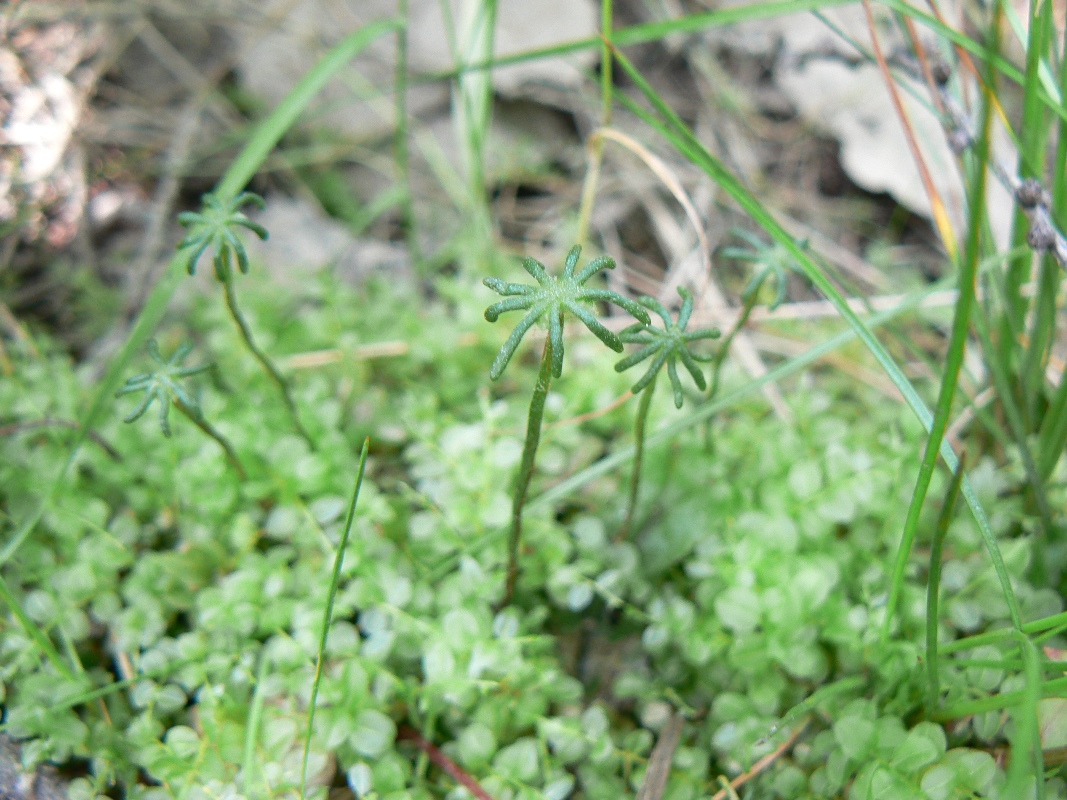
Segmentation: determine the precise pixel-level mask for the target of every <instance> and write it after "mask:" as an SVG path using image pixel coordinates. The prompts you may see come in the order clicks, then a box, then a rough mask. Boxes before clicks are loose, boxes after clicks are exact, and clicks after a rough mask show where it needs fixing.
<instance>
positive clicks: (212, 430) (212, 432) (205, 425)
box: [174, 398, 248, 480]
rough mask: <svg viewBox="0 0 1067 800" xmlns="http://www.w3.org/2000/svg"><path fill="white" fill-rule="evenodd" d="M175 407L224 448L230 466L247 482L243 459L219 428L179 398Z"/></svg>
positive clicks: (175, 402)
mask: <svg viewBox="0 0 1067 800" xmlns="http://www.w3.org/2000/svg"><path fill="white" fill-rule="evenodd" d="M174 407H175V408H177V409H178V411H180V412H181V413H182V414H183V415H184V416H185V418H186V419H188V420H189V421H190V422H191V423H193V424H194V425H195V426H196V427H198V428H199V429H200V430H201V431H203V432H204V433H205V434H206V435H207V436H210V437H211V438H212V439H214V440H215V442H216V443H217V444H218V446H219V447H221V448H222V450H223V452H224V453H226V460H227V461H229V462H230V466H232V467H233V468H234V469H235V470H237V474H238V475H239V476H240V478H241V480H245V479H246V478H247V477H248V473H247V472H246V471H245V467H244V464H242V463H241V459H240V458H239V457H238V456H237V451H236V450H234V449H233V445H231V444H230V442H229V441H228V440H227V439H226V437H225V436H223V435H222V433H220V432H219V429H218V428H216V427H215V426H214V425H212V424H211V423H210V422H208V421H207V420H206V419H205V418H204V415H203V414H202V413H200V412H199V411H197V410H196V409H194V408H189V406H187V405H185V403H183V402H182V401H181V400H178V399H177V398H175V399H174Z"/></svg>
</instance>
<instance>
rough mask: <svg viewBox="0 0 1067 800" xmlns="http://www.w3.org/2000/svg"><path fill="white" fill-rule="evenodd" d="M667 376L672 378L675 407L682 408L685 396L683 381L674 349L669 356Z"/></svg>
mask: <svg viewBox="0 0 1067 800" xmlns="http://www.w3.org/2000/svg"><path fill="white" fill-rule="evenodd" d="M667 377H669V378H670V379H671V389H673V390H674V407H675V408H681V407H682V403H683V402H685V397H684V396H683V395H682V381H681V380H680V379H679V378H678V362H677V360H676V359H675V357H674V352H673V351H671V352H670V353H669V355H668V356H667Z"/></svg>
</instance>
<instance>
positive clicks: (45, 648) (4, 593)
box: [0, 576, 74, 681]
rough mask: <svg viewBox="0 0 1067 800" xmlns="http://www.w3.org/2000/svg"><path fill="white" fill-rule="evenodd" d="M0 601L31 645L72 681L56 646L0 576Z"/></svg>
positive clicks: (68, 669) (70, 674)
mask: <svg viewBox="0 0 1067 800" xmlns="http://www.w3.org/2000/svg"><path fill="white" fill-rule="evenodd" d="M0 600H3V601H4V603H6V604H7V607H8V608H10V609H11V613H12V614H14V615H15V619H17V620H18V623H19V625H20V626H22V630H23V631H25V633H26V635H27V636H29V637H30V638H31V639H33V643H34V644H36V645H37V647H38V648H39V649H40V651H41V652H42V653H43V654H44V656H45V658H47V659H48V660H49V661H50V662H51V664H52V666H53V667H55V668H56V670H57V671H58V672H59V674H60V675H62V676H63V677H64V678H66V679H67V680H68V681H73V680H74V673H73V672H72V671H71V669H70V667H68V666H67V664H66V662H64V661H63V656H61V655H60V654H59V651H58V650H56V646H55V645H54V644H52V640H51V639H49V638H48V636H47V634H45V632H44V631H43V630H41V627H40V626H39V625H38V624H37V623H36V622H34V621H33V620H32V619H30V616H29V614H27V613H26V610H25V609H24V608H23V607H22V604H21V603H19V601H18V600H17V599H16V598H15V596H14V595H13V594H11V589H9V588H8V585H7V581H5V580H4V579H3V577H2V576H0Z"/></svg>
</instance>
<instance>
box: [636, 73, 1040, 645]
mask: <svg viewBox="0 0 1067 800" xmlns="http://www.w3.org/2000/svg"><path fill="white" fill-rule="evenodd" d="M616 60H617V61H618V63H619V65H620V66H622V68H623V69H624V70H625V71H626V73H627V74H628V75H629V76H630V78H631V79H632V80H633V81H634V83H635V84H636V85H637V87H638V88H639V89H640V90H641V92H642V94H644V95H645V97H646V98H647V99H648V100H649V102H650V103H651V104H652V105H653V107H654V108H655V109H656V111H657V113H658V114H659V115H660V118H659V119H657V118H656V117H654V116H653V115H651V114H649V113H648V112H647V111H645V110H644V109H641V108H640V107H638V106H636V105H632V104H630V108H631V110H633V111H634V112H635V113H637V114H638V115H640V116H641V117H642V118H643V119H644V120H645V121H646V122H648V123H649V124H650V125H651V126H652V127H653V128H655V129H656V130H657V131H659V132H660V133H661V134H662V135H663V136H664V137H665V138H666V139H667V140H668V141H670V142H671V144H673V145H674V146H675V147H676V148H678V150H679V151H680V152H681V153H682V154H683V155H685V156H686V157H688V158H689V159H690V160H692V161H693V163H694V164H696V165H697V166H698V167H700V168H701V169H703V170H704V172H705V173H706V174H707V175H708V176H709V177H710V178H711V179H712V180H714V181H715V182H716V183H717V184H718V185H719V186H721V187H722V188H723V189H725V190H726V192H727V193H728V194H729V195H730V196H731V197H732V198H733V199H734V201H735V202H737V204H738V205H740V206H741V207H742V208H743V209H744V210H745V211H747V212H748V213H749V215H750V216H751V217H752V218H753V219H754V220H755V221H756V222H757V223H758V224H759V225H760V226H761V227H762V228H763V229H764V230H765V231H766V232H767V233H768V234H769V235H770V236H771V237H773V238H774V239H775V240H776V241H778V242H779V243H780V244H781V245H782V247H784V248H785V249H786V250H787V251H788V252H789V254H790V255H791V256H792V257H793V258H794V259H795V261H796V262H797V264H798V265H800V267H801V269H802V270H803V272H804V274H805V276H806V277H807V278H808V280H809V281H811V283H812V284H813V285H814V286H815V287H816V288H817V289H818V290H819V291H820V292H821V293H822V294H823V295H824V296H825V297H826V298H827V299H828V300H829V301H830V302H831V303H832V304H833V306H834V307H835V308H836V309H837V311H838V313H839V314H840V315H841V316H842V317H844V318H845V320H846V321H847V322H848V324H849V325H850V326H851V327H852V328H853V330H855V332H856V335H857V336H858V337H859V339H860V341H862V342H863V343H864V344H865V345H866V346H867V349H868V350H870V351H871V354H872V355H873V356H874V358H875V360H876V361H877V362H878V363H879V365H880V366H881V367H882V369H883V370H885V372H886V374H887V375H888V376H889V379H890V380H891V381H892V382H893V384H894V385H895V386H896V387H897V389H898V390H899V391H900V393H901V394H902V395H903V396H904V400H905V402H906V403H907V404H908V406H909V407H910V408H911V409H912V411H913V412H914V413H915V415H916V416H917V417H918V418H919V421H920V422H921V423H922V424H923V427H925V428H926V429H927V431H932V430H933V429H934V417H933V415H932V414H931V413H930V410H929V409H928V408H927V407H926V403H924V402H923V400H922V398H921V397H919V394H918V393H917V392H916V391H915V387H913V386H912V385H911V381H909V380H908V379H907V377H906V376H905V375H904V373H903V371H902V370H901V369H900V367H899V366H898V365H897V364H896V362H895V361H894V360H893V358H892V356H890V355H889V353H888V352H887V351H886V349H885V348H884V347H883V346H882V344H881V343H880V342H879V341H878V340H877V339H876V338H875V336H874V334H873V333H872V332H871V330H870V328H869V327H868V326H867V325H865V324H864V322H863V321H862V320H861V319H860V318H859V316H858V315H857V314H856V312H855V311H853V310H852V309H851V308H850V307H849V305H848V303H847V302H846V300H845V298H844V297H843V296H842V295H841V293H840V292H838V290H837V288H836V287H835V286H834V285H833V284H832V283H831V282H830V281H829V279H828V278H827V277H826V276H825V274H823V272H822V270H821V269H820V268H819V266H818V265H817V264H816V263H815V262H814V261H813V260H812V258H811V257H810V256H809V255H808V253H807V252H805V250H804V249H803V248H801V247H800V246H798V245H797V243H796V242H795V241H794V240H793V237H791V236H790V235H789V234H788V233H787V232H786V231H785V229H784V228H782V226H781V225H780V224H779V223H778V221H777V220H776V219H775V218H774V217H773V216H772V215H771V213H770V212H769V211H768V210H767V209H766V208H764V206H763V204H762V203H760V202H759V200H757V199H756V197H755V196H754V195H752V193H751V192H749V191H748V189H747V188H745V186H744V185H743V184H742V183H741V182H740V181H739V180H738V179H737V178H736V177H735V176H734V175H733V174H732V173H731V172H730V171H729V170H728V169H726V167H725V165H723V164H722V162H721V161H719V160H718V159H717V158H715V156H713V155H712V154H711V153H710V152H709V151H708V150H707V148H705V147H704V145H703V144H702V143H701V142H700V140H699V139H697V138H696V136H695V135H694V134H693V132H692V131H691V130H690V129H689V128H688V126H686V125H685V123H684V122H682V120H681V119H679V118H678V116H677V115H676V114H675V113H674V111H673V110H672V109H671V108H670V107H668V106H667V105H666V103H664V102H663V100H662V99H660V97H659V96H658V95H657V94H656V92H655V91H654V90H653V89H652V87H651V86H649V84H648V82H647V81H646V80H645V79H644V76H642V75H641V73H640V72H639V71H638V70H637V69H636V68H635V67H634V65H633V64H632V63H631V62H630V61H629V59H627V58H626V57H625V56H624V55H622V54H621V53H618V52H617V53H616ZM972 292H973V290H972ZM942 433H943V432H942ZM931 438H932V439H936V440H937V441H938V442H939V451H940V454H941V457H942V458H943V459H944V460H945V463H946V464H947V465H948V467H949V469H951V470H955V469H956V467H957V464H958V459H957V457H956V453H955V452H954V451H953V450H952V447H951V446H950V445H949V444H948V442H946V441H944V439H943V438H942V434H939V435H938V436H936V437H931ZM934 452H935V453H936V452H938V450H935V451H934ZM962 492H963V496H964V499H965V500H966V501H967V505H968V507H969V508H970V509H971V513H972V515H973V516H974V519H975V522H976V523H977V525H978V528H979V531H980V533H981V536H982V540H983V543H984V544H985V547H986V550H987V551H988V553H989V557H990V560H991V561H992V562H993V568H994V570H995V571H996V574H997V579H998V580H999V582H1000V586H1001V590H1002V591H1003V593H1004V597H1005V601H1006V603H1007V605H1008V611H1009V614H1010V615H1011V619H1012V624H1013V626H1014V627H1016V628H1019V627H1020V625H1021V624H1022V618H1021V616H1020V613H1019V604H1018V601H1017V599H1016V597H1015V590H1014V589H1013V588H1012V585H1011V577H1010V576H1009V575H1008V570H1007V567H1006V566H1005V564H1004V559H1003V557H1002V556H1001V553H1000V547H999V546H998V545H997V541H996V537H995V536H994V534H993V530H992V528H991V527H990V525H989V518H988V516H987V515H986V513H985V510H984V509H983V508H982V505H981V502H980V501H979V500H978V495H977V494H975V492H974V489H973V487H972V486H971V484H970V481H969V480H967V478H966V477H964V480H963V487H962ZM895 583H896V582H895V581H894V584H895ZM887 624H888V615H887Z"/></svg>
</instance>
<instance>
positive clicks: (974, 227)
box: [882, 93, 1022, 637]
mask: <svg viewBox="0 0 1067 800" xmlns="http://www.w3.org/2000/svg"><path fill="white" fill-rule="evenodd" d="M982 98H983V99H982V125H981V126H980V128H979V136H978V141H977V142H976V143H975V146H974V159H973V162H974V163H973V168H972V170H971V173H972V174H971V177H970V180H969V186H968V188H969V192H968V197H967V208H968V228H967V241H966V245H965V246H964V251H963V254H962V257H961V258H960V262H959V266H958V272H959V278H958V280H957V287H958V289H959V296H958V297H957V300H956V308H955V311H954V313H953V316H952V331H951V333H950V335H949V344H948V350H947V352H946V357H945V367H944V370H943V371H942V373H941V386H940V388H939V389H938V393H937V404H936V405H935V407H934V416H933V421H932V424H931V425H930V426H929V432H930V435H929V438H928V439H927V441H926V447H925V449H924V451H923V457H922V460H921V462H920V464H919V474H918V475H917V476H916V478H915V488H914V489H913V490H912V495H911V500H910V502H909V503H908V513H907V517H906V518H905V520H904V530H903V532H902V534H901V538H900V546H899V548H898V549H897V557H896V559H895V560H894V562H893V572H892V575H891V578H890V581H891V583H890V591H889V600H888V602H887V603H886V616H885V622H884V623H883V626H882V635H883V637H888V636H889V631H890V625H891V623H892V620H893V613H894V612H895V611H896V607H897V603H898V602H899V601H900V595H901V593H902V592H903V590H904V573H905V571H906V570H907V566H908V559H909V557H910V556H911V549H912V546H913V545H914V543H915V537H916V535H917V533H918V531H919V515H920V514H921V513H922V509H923V503H924V502H925V501H926V494H927V492H928V491H929V489H930V481H931V479H932V478H933V475H934V469H935V468H936V466H937V456H938V453H939V452H940V451H942V450H943V449H944V448H945V446H946V445H947V442H945V431H946V430H948V423H949V418H950V417H951V415H952V401H953V399H954V397H955V394H956V385H957V383H958V382H959V377H960V370H961V368H962V367H963V356H964V351H965V350H966V348H967V338H968V336H969V333H970V326H971V311H972V310H973V308H974V300H975V280H976V277H977V274H978V256H979V252H980V248H981V234H982V220H983V217H984V215H985V192H986V178H987V175H988V170H987V169H986V166H987V164H988V162H989V125H990V122H991V119H992V104H991V103H990V101H989V96H988V95H987V94H985V93H983V95H982ZM894 382H895V381H894ZM946 460H947V459H946ZM952 469H953V472H955V471H956V470H957V469H958V466H956V465H954V466H953V467H952ZM990 538H991V540H992V533H991V532H990ZM992 544H993V546H994V547H996V541H995V540H992ZM1005 586H1006V588H1005V594H1006V593H1007V592H1008V591H1010V590H1011V584H1010V582H1008V581H1005ZM1012 621H1013V623H1014V624H1015V627H1016V628H1018V627H1020V626H1021V625H1022V619H1021V617H1020V616H1019V612H1018V609H1017V608H1016V609H1015V611H1014V613H1013V614H1012Z"/></svg>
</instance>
